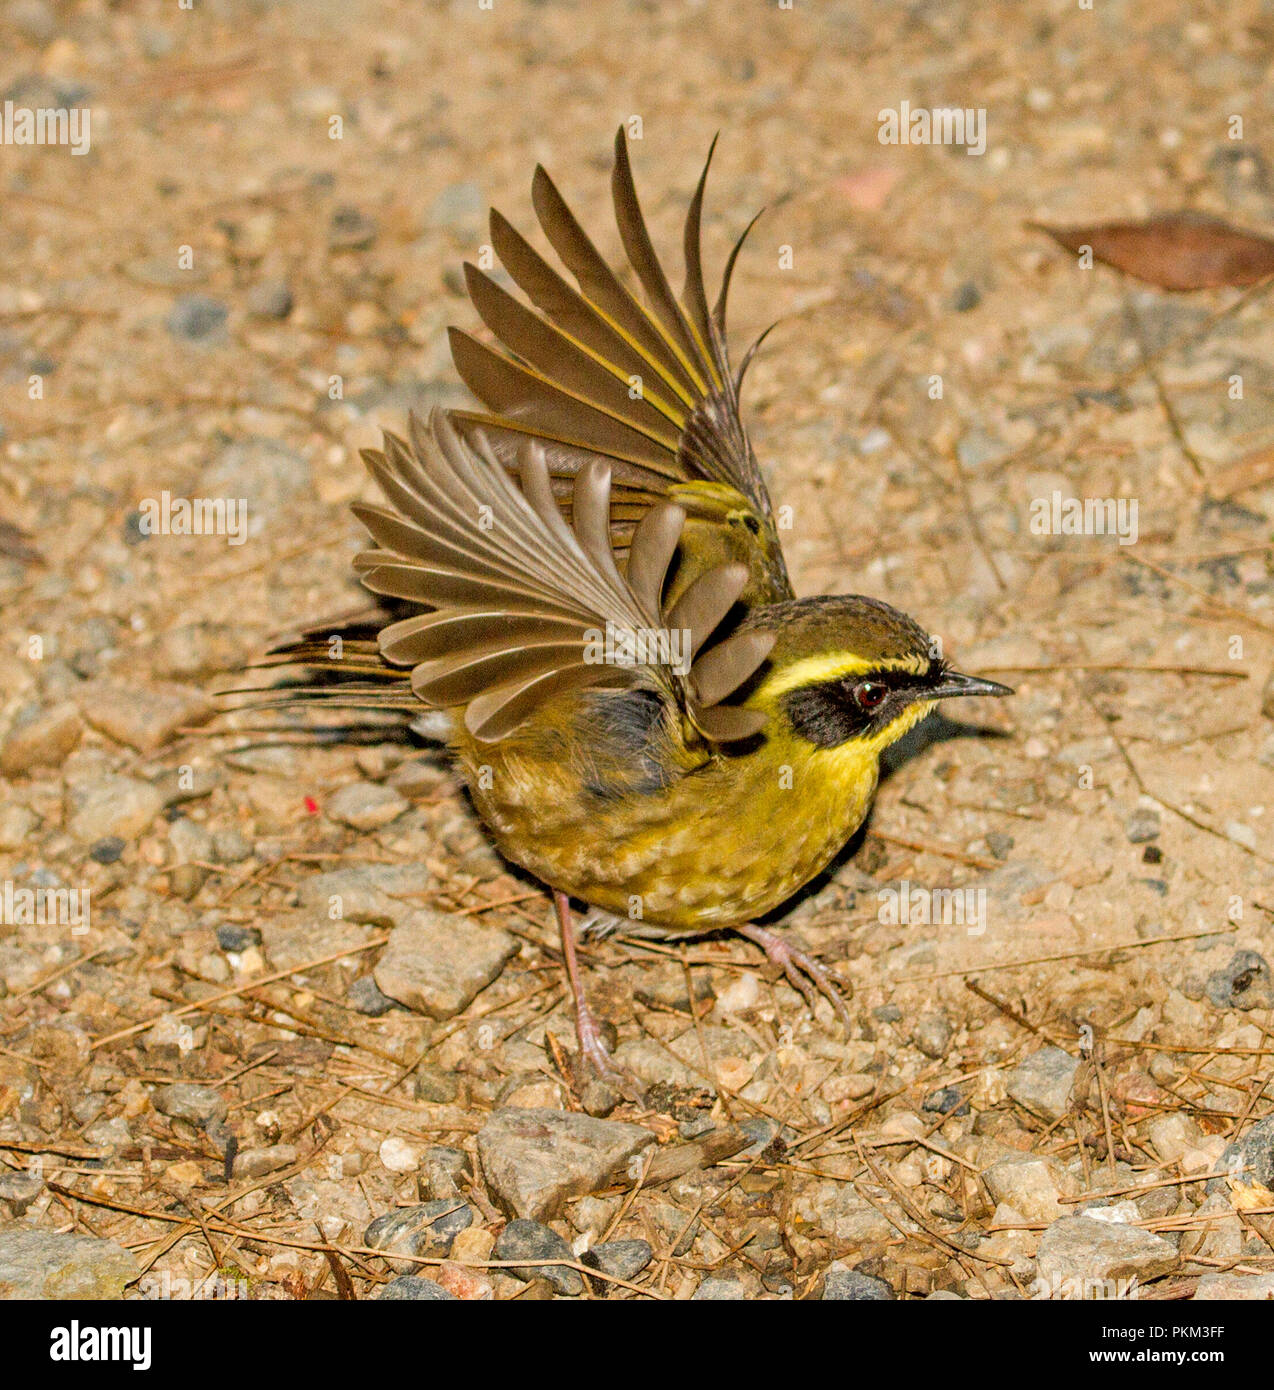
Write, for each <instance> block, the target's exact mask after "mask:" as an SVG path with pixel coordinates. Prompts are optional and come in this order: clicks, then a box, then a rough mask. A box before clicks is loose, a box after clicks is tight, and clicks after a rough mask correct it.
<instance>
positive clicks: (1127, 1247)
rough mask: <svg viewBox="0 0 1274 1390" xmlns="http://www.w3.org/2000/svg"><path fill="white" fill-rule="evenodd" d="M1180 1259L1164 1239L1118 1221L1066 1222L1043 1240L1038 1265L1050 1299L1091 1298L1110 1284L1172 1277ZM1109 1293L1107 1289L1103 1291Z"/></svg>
mask: <svg viewBox="0 0 1274 1390" xmlns="http://www.w3.org/2000/svg"><path fill="white" fill-rule="evenodd" d="M1180 1262H1181V1257H1180V1255H1179V1254H1178V1253H1177V1249H1176V1247H1175V1246H1173V1245H1172V1244H1170V1243H1169V1242H1168V1241H1166V1240H1164V1239H1163V1238H1162V1237H1161V1236H1157V1235H1154V1234H1153V1233H1152V1232H1150V1231H1143V1230H1142V1229H1141V1228H1140V1227H1139V1226H1130V1225H1128V1224H1126V1223H1125V1222H1119V1221H1099V1220H1097V1219H1096V1218H1095V1217H1092V1216H1064V1217H1062V1218H1061V1220H1060V1221H1054V1222H1053V1224H1052V1225H1051V1226H1050V1227H1049V1228H1048V1230H1046V1231H1045V1232H1044V1234H1043V1235H1042V1236H1041V1237H1040V1243H1039V1248H1038V1250H1037V1252H1036V1256H1035V1263H1036V1267H1037V1269H1038V1271H1039V1278H1040V1280H1042V1281H1043V1286H1044V1289H1045V1292H1046V1296H1047V1297H1051V1298H1075V1297H1085V1296H1092V1294H1093V1292H1094V1285H1099V1286H1100V1285H1103V1284H1105V1283H1106V1281H1112V1280H1113V1281H1116V1283H1117V1284H1118V1282H1120V1281H1131V1280H1133V1279H1136V1280H1137V1282H1138V1283H1139V1284H1144V1283H1146V1282H1147V1281H1148V1280H1150V1279H1157V1278H1158V1277H1159V1276H1160V1275H1162V1274H1169V1273H1171V1272H1172V1271H1173V1270H1174V1269H1176V1268H1177V1266H1178V1264H1180ZM1103 1292H1108V1289H1106V1290H1103Z"/></svg>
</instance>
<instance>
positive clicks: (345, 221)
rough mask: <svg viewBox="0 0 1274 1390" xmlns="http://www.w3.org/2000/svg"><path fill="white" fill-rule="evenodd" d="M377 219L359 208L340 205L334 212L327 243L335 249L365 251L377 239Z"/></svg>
mask: <svg viewBox="0 0 1274 1390" xmlns="http://www.w3.org/2000/svg"><path fill="white" fill-rule="evenodd" d="M376 231H377V228H376V220H375V218H372V217H368V216H367V214H366V213H364V212H360V211H359V210H358V208H355V207H349V206H348V205H347V206H345V207H339V208H337V209H336V211H335V212H333V213H332V221H331V225H330V226H329V228H328V234H327V244H328V245H329V246H330V247H331V248H332V250H333V251H365V250H366V249H367V248H368V247H369V246H370V245H371V244H372V242H374V241H375V240H376Z"/></svg>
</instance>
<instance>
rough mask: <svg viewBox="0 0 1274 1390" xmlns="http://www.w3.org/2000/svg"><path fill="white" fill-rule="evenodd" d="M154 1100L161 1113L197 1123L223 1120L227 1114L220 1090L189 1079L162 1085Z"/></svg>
mask: <svg viewBox="0 0 1274 1390" xmlns="http://www.w3.org/2000/svg"><path fill="white" fill-rule="evenodd" d="M152 1100H153V1104H154V1106H155V1109H156V1110H158V1111H159V1113H160V1114H161V1115H167V1116H168V1117H169V1118H170V1119H174V1120H189V1121H190V1122H191V1123H192V1124H196V1125H203V1124H207V1122H208V1121H209V1120H212V1119H218V1120H223V1119H225V1116H226V1102H225V1101H224V1100H223V1099H222V1097H221V1094H220V1093H219V1092H217V1091H214V1090H213V1089H212V1087H210V1086H196V1085H194V1084H193V1083H191V1082H187V1081H175V1082H173V1083H172V1084H171V1085H169V1086H161V1087H160V1088H159V1090H157V1091H156V1092H155V1094H154V1096H153V1098H152Z"/></svg>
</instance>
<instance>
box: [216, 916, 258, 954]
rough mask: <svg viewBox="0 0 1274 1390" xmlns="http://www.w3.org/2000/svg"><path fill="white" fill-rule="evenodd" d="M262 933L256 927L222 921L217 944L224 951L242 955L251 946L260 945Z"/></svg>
mask: <svg viewBox="0 0 1274 1390" xmlns="http://www.w3.org/2000/svg"><path fill="white" fill-rule="evenodd" d="M260 944H261V933H260V932H259V931H258V930H257V929H256V927H245V926H243V925H242V924H241V923H239V922H221V923H219V924H218V926H217V945H218V946H220V947H221V949H222V950H223V951H231V952H233V953H234V954H235V955H241V954H242V953H243V952H244V951H246V950H247V949H248V947H249V946H260Z"/></svg>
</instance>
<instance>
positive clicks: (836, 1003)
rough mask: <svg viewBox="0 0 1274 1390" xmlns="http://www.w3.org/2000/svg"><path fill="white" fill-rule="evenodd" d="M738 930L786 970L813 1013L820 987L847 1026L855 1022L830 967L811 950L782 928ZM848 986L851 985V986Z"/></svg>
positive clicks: (785, 973) (783, 970) (741, 928)
mask: <svg viewBox="0 0 1274 1390" xmlns="http://www.w3.org/2000/svg"><path fill="white" fill-rule="evenodd" d="M735 931H737V932H738V933H739V935H740V936H746V937H747V939H748V940H749V941H752V942H755V944H756V945H758V946H759V947H760V948H761V949H762V950H763V951H764V952H765V955H766V958H767V959H768V960H769V961H770V962H771V964H773V965H776V966H777V967H778V968H779V969H780V970H782V972H783V974H784V975H785V976H786V977H787V979H788V982H789V983H790V984H791V986H792V988H793V989H795V990H796V991H797V992H798V993H799V994H800V995H801V997H802V998H803V999H804V1000H805V1002H806V1003H807V1004H808V1005H809V1007H810V1012H811V1013H813V1012H814V1005H815V1003H816V1002H817V1000H816V998H815V991H816V990H817V992H818V993H819V994H821V995H822V996H823V998H824V999H826V1000H827V1001H828V1003H829V1004H831V1006H832V1008H833V1009H834V1010H835V1011H836V1016H837V1017H838V1018H839V1019H840V1021H841V1022H842V1023H843V1024H844V1025H845V1028H846V1030H848V1029H850V1028H851V1027H852V1026H853V1020H852V1019H851V1018H850V1014H849V1009H848V1008H847V1007H846V1005H845V998H844V995H843V994H842V993H841V991H840V989H838V988H837V987H836V985H835V984H833V983H832V978H831V976H830V975H829V974H828V973H827V971H826V970H824V969H823V967H822V966H821V965H820V964H819V963H818V961H816V960H815V959H814V957H813V956H811V955H810V953H809V952H808V951H803V950H801V948H800V947H799V946H794V945H792V943H791V942H790V941H785V940H784V939H783V937H781V936H780V935H779V934H778V932H775V931H771V930H770V929H769V928H768V927H757V926H744V927H735ZM845 988H846V989H848V986H845Z"/></svg>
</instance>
